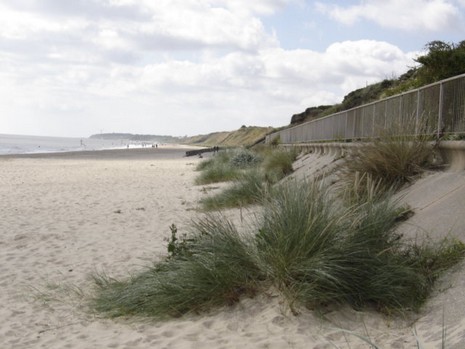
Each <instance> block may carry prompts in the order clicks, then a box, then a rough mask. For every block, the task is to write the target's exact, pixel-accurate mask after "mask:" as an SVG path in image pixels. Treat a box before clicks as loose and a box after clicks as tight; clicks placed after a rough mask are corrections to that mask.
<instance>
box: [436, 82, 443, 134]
mask: <svg viewBox="0 0 465 349" xmlns="http://www.w3.org/2000/svg"><path fill="white" fill-rule="evenodd" d="M443 99H444V87H443V84H442V82H441V83H440V84H439V113H438V127H437V131H436V132H437V133H436V137H437V139H439V137H441V123H442V103H443Z"/></svg>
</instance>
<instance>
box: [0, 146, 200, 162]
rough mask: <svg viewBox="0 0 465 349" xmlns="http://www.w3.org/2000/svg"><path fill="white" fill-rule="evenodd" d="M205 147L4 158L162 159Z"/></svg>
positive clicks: (112, 150) (9, 155)
mask: <svg viewBox="0 0 465 349" xmlns="http://www.w3.org/2000/svg"><path fill="white" fill-rule="evenodd" d="M202 148H203V147H197V146H191V145H180V144H172V145H171V144H170V145H162V146H158V148H128V149H126V148H123V149H102V150H79V151H63V152H44V153H28V154H2V155H0V160H2V159H63V160H71V159H76V160H77V159H79V160H161V159H178V158H182V157H185V154H186V151H188V150H196V149H202Z"/></svg>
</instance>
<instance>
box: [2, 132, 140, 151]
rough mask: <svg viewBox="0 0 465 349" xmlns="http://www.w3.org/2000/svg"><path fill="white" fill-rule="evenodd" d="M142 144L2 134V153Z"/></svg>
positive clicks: (119, 147)
mask: <svg viewBox="0 0 465 349" xmlns="http://www.w3.org/2000/svg"><path fill="white" fill-rule="evenodd" d="M142 146H145V144H141V143H133V142H130V141H129V140H105V139H96V138H69V137H43V136H23V135H8V134H0V155H12V154H34V153H57V152H70V151H86V150H88V151H91V150H104V149H123V148H139V147H142Z"/></svg>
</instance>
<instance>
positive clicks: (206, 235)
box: [92, 182, 465, 318]
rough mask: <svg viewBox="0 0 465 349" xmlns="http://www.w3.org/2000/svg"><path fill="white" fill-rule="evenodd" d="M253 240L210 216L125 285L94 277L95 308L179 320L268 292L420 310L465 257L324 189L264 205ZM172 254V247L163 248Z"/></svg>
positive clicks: (279, 196) (388, 208)
mask: <svg viewBox="0 0 465 349" xmlns="http://www.w3.org/2000/svg"><path fill="white" fill-rule="evenodd" d="M262 203H263V205H264V206H263V207H264V208H263V214H262V216H261V217H260V218H259V222H257V226H258V227H259V228H258V230H257V231H256V232H253V231H252V232H250V233H248V234H245V233H240V232H238V230H237V229H236V227H235V226H234V225H233V224H232V223H231V222H229V221H228V220H227V219H225V218H224V217H222V216H218V215H207V216H205V217H204V218H202V219H200V220H199V221H197V222H196V223H194V224H193V226H192V232H191V233H190V234H187V235H186V236H183V237H181V238H178V237H177V230H175V229H174V228H173V226H172V227H171V233H172V234H171V240H170V241H171V242H172V244H171V250H170V253H169V254H168V256H167V257H166V258H164V259H162V260H161V261H159V262H157V263H155V264H154V265H153V266H151V267H149V268H147V269H146V270H144V271H142V272H141V273H140V274H137V275H134V276H131V277H129V278H127V279H125V280H115V279H112V278H110V277H107V276H105V275H97V276H95V281H96V286H97V287H96V293H95V297H94V299H93V301H92V304H93V306H94V308H95V309H96V310H98V311H100V312H103V313H105V314H107V315H109V316H122V315H144V316H153V317H156V318H166V317H172V316H180V315H183V314H186V313H192V312H194V313H198V312H202V311H208V310H209V309H211V308H213V307H220V306H227V305H231V304H234V303H235V302H237V301H239V300H240V299H241V298H242V297H253V296H254V295H255V294H256V293H257V292H260V291H265V290H267V289H268V288H269V287H273V288H275V289H277V290H279V291H280V292H281V293H282V295H283V296H284V297H285V299H287V301H288V304H289V307H290V308H291V309H292V310H293V311H295V312H298V309H299V307H308V308H312V309H314V308H318V307H324V306H326V305H328V304H349V305H351V306H352V307H355V308H364V307H372V308H373V307H374V308H375V309H377V310H380V311H384V312H395V311H400V312H402V311H409V310H417V309H419V307H420V306H421V305H422V304H423V303H424V301H425V300H426V299H427V297H428V295H429V293H430V291H431V289H432V287H433V284H434V281H435V280H436V279H437V277H438V276H439V275H440V274H441V273H442V272H444V271H445V270H446V269H448V268H450V267H451V266H452V265H454V264H455V263H457V262H458V261H460V260H461V259H463V257H464V255H465V246H464V244H463V243H462V242H460V241H457V240H453V239H445V240H443V241H441V242H440V243H437V244H435V245H431V244H412V243H408V242H406V241H404V239H403V238H402V236H401V235H400V234H399V233H398V232H397V230H396V229H397V224H398V222H399V216H401V215H402V214H403V212H405V208H402V207H399V206H398V205H396V203H395V202H392V200H390V199H389V198H387V197H384V198H379V197H377V198H374V199H373V200H369V201H367V202H365V203H363V204H358V205H351V206H348V207H346V206H344V205H343V203H342V202H341V200H338V199H337V198H336V197H335V196H334V195H333V193H331V192H330V191H329V189H328V188H327V187H322V186H320V185H318V184H316V183H305V182H304V183H297V182H288V183H286V184H283V185H280V186H277V187H275V188H274V189H272V190H270V191H269V192H268V194H267V195H266V196H265V197H264V198H262ZM169 246H170V244H169Z"/></svg>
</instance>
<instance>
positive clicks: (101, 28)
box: [0, 0, 465, 137]
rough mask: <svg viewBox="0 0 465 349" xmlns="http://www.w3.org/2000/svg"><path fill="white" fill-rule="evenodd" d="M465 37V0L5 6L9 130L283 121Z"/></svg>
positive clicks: (213, 128) (183, 131)
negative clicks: (428, 48)
mask: <svg viewBox="0 0 465 349" xmlns="http://www.w3.org/2000/svg"><path fill="white" fill-rule="evenodd" d="M433 40H441V41H445V42H448V43H458V42H460V41H462V40H465V0H408V1H407V0H363V1H362V0H358V1H357V0H348V1H336V0H328V1H323V0H320V1H307V0H253V1H251V0H0V134H2V133H3V134H23V135H42V136H64V137H87V136H90V135H91V134H96V133H101V132H104V133H109V132H129V133H138V134H155V135H172V136H192V135H197V134H207V133H211V132H217V131H230V130H235V129H238V128H240V127H241V126H242V125H245V126H274V127H279V126H284V125H287V124H289V122H290V118H291V116H292V115H293V114H296V113H300V112H302V111H304V110H305V109H306V108H308V107H312V106H318V105H324V104H334V103H339V102H341V101H342V99H343V97H344V95H346V94H347V93H349V92H350V91H352V90H354V89H357V88H361V87H364V86H366V85H367V84H370V83H374V82H379V81H381V80H383V79H386V78H395V77H398V76H399V75H401V74H403V73H405V72H406V71H407V70H408V69H409V68H411V67H413V66H415V64H416V63H415V61H414V58H415V57H418V55H421V54H424V48H425V44H426V43H428V42H430V41H433Z"/></svg>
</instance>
